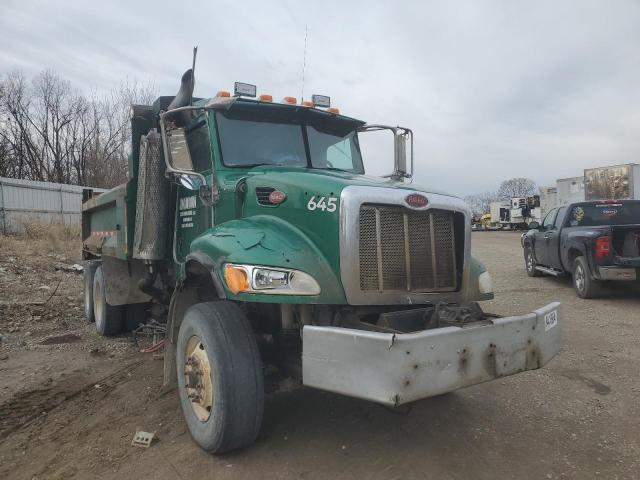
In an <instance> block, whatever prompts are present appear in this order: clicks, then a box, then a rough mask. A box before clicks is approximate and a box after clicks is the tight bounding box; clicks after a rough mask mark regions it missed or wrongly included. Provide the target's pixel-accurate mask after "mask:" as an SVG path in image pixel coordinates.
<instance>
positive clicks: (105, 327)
mask: <svg viewBox="0 0 640 480" xmlns="http://www.w3.org/2000/svg"><path fill="white" fill-rule="evenodd" d="M93 311H94V314H95V318H96V330H97V331H98V333H99V334H100V335H103V336H111V335H117V334H118V333H120V332H122V326H123V323H124V320H123V317H122V306H119V305H118V306H116V305H109V304H108V303H107V289H106V285H105V280H104V274H103V273H102V265H100V266H99V267H98V268H97V269H96V273H95V275H94V278H93Z"/></svg>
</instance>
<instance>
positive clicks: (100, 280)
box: [84, 260, 149, 336]
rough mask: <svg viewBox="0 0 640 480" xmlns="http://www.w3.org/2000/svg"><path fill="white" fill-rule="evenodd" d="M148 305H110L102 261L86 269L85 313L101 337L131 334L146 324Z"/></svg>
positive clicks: (88, 265)
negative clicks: (139, 326) (123, 333)
mask: <svg viewBox="0 0 640 480" xmlns="http://www.w3.org/2000/svg"><path fill="white" fill-rule="evenodd" d="M148 307H149V304H148V303H135V304H130V305H110V304H109V303H107V291H106V283H105V278H104V271H103V268H102V265H101V264H100V261H98V260H90V261H88V262H86V263H85V267H84V313H85V318H86V319H87V322H89V323H91V322H95V323H96V330H97V331H98V333H99V334H100V335H104V336H111V335H117V334H119V333H122V331H123V330H125V331H127V332H130V331H132V330H134V329H135V328H136V327H138V325H139V324H141V323H144V320H145V313H146V310H147V308H148Z"/></svg>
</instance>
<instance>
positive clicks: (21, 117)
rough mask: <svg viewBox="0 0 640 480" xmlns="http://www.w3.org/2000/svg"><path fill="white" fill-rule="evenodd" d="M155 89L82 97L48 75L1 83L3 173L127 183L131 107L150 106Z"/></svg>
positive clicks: (13, 76)
mask: <svg viewBox="0 0 640 480" xmlns="http://www.w3.org/2000/svg"><path fill="white" fill-rule="evenodd" d="M154 90H155V88H154V87H153V85H152V84H139V83H137V82H130V81H127V82H124V83H122V84H120V85H118V86H117V87H115V88H113V90H111V91H110V92H109V93H107V94H106V95H103V96H101V97H99V96H98V95H96V94H95V93H92V94H91V95H90V96H89V97H87V96H86V95H83V94H82V93H81V92H79V91H78V90H77V89H75V88H74V87H73V85H72V84H71V83H70V82H69V81H67V80H64V79H62V78H60V77H59V76H58V75H57V74H55V73H54V72H53V71H50V70H47V71H44V72H42V73H41V74H39V75H37V76H36V77H35V78H34V79H33V81H32V82H31V83H30V84H29V82H27V80H26V78H25V77H24V75H23V74H22V73H21V72H12V73H9V74H7V75H6V76H5V77H4V78H3V79H2V80H1V81H0V174H2V175H6V176H11V177H16V178H29V179H32V180H43V181H54V182H60V183H78V184H82V185H92V186H96V187H107V188H109V187H113V186H115V185H118V184H119V183H122V182H124V181H126V179H127V158H128V153H129V150H130V143H131V125H130V119H129V111H130V106H131V104H132V103H146V104H150V103H151V101H152V100H153V98H154Z"/></svg>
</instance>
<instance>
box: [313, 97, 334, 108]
mask: <svg viewBox="0 0 640 480" xmlns="http://www.w3.org/2000/svg"><path fill="white" fill-rule="evenodd" d="M311 101H312V102H313V104H314V105H315V106H316V107H320V108H329V107H330V106H331V97H327V96H326V95H312V96H311Z"/></svg>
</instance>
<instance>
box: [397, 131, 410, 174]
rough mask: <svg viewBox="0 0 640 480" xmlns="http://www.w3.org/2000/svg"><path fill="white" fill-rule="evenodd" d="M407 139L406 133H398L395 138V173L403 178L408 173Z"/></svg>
mask: <svg viewBox="0 0 640 480" xmlns="http://www.w3.org/2000/svg"><path fill="white" fill-rule="evenodd" d="M407 137H408V135H407V134H406V133H397V134H396V137H395V149H394V156H395V159H394V160H395V165H394V166H395V173H396V174H400V175H402V176H404V175H405V174H406V173H407Z"/></svg>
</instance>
